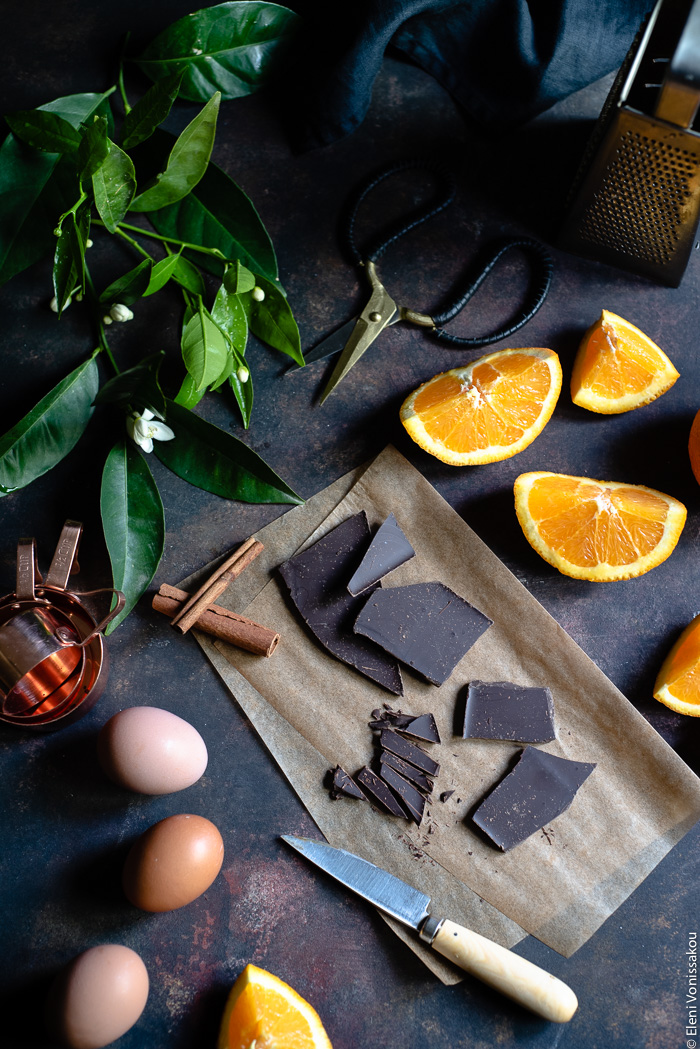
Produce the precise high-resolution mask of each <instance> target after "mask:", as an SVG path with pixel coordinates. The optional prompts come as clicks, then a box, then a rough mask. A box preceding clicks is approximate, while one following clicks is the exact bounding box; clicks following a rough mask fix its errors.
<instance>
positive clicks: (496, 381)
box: [401, 348, 562, 466]
mask: <svg viewBox="0 0 700 1049" xmlns="http://www.w3.org/2000/svg"><path fill="white" fill-rule="evenodd" d="M561 378H562V376H561V365H560V363H559V358H558V357H557V355H556V353H554V352H553V351H552V350H545V349H538V348H527V349H522V350H496V352H495V353H489V354H487V355H486V356H485V357H480V358H479V359H478V360H476V361H472V363H471V364H468V365H465V366H464V367H463V368H453V369H452V370H451V371H448V372H441V373H440V375H435V376H433V378H432V379H430V380H429V381H428V382H426V383H423V385H422V386H420V387H419V388H418V389H417V390H414V391H413V393H412V394H411V395H410V396H409V397H407V398H406V400H405V401H404V403H403V404H402V406H401V422H402V423H403V425H404V426H405V427H406V430H407V431H408V433H409V434H410V436H411V437H412V438H413V440H414V441H415V442H416V444H419V445H420V446H421V448H423V449H424V450H425V451H426V452H430V454H431V455H434V456H436V457H437V458H438V459H441V460H442V462H443V463H450V464H451V465H452V466H476V465H478V464H480V463H495V462H497V461H498V460H500V459H509V458H510V457H511V455H517V453H518V452H522V450H523V449H524V448H527V446H528V445H529V444H531V443H532V442H533V441H534V439H535V437H537V435H538V434H540V433H541V432H542V430H543V429H544V427H545V426H546V425H547V423H548V422H549V418H550V416H551V414H552V412H553V411H554V406H555V404H556V403H557V398H558V397H559V391H560V390H561Z"/></svg>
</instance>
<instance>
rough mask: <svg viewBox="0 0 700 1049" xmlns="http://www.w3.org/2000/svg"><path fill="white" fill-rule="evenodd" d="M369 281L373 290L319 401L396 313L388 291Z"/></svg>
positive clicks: (379, 284) (348, 369)
mask: <svg viewBox="0 0 700 1049" xmlns="http://www.w3.org/2000/svg"><path fill="white" fill-rule="evenodd" d="M372 284H373V291H372V295H371V297H370V300H369V302H368V303H367V305H366V306H365V308H364V310H363V311H362V313H361V314H360V316H359V317H358V318H357V321H356V323H355V327H354V328H353V329H352V333H351V335H350V338H349V339H348V341H347V343H346V344H345V349H344V350H343V352H342V353H341V355H340V359H339V360H338V362H337V363H336V366H335V368H334V369H333V374H332V375H331V377H330V379H329V380H328V384H327V386H326V388H325V390H324V391H323V394H322V395H321V400H320V403H321V404H323V402H324V401H325V399H326V397H328V396H329V395H330V394H331V393H332V392H333V390H334V389H335V388H336V386H337V385H338V383H339V382H341V381H342V380H343V379H344V378H345V376H346V375H347V373H348V372H349V371H350V369H351V368H352V366H353V365H354V364H356V363H357V361H359V359H360V357H361V356H362V354H363V353H364V352H365V350H367V349H368V348H369V347H370V346H371V345H372V343H373V342H374V340H375V339H376V338H377V336H378V335H380V334H381V332H382V331H384V329H385V328H386V326H387V325H388V324H389V323H390V322H391V319H392V317H393V316H394V314H395V313H396V310H397V306H396V303H395V302H394V300H393V299H392V298H391V296H390V295H389V294H388V292H387V290H386V288H384V286H383V285H382V284H381V283H380V282H379V280H378V279H376V278H374V279H373V280H372Z"/></svg>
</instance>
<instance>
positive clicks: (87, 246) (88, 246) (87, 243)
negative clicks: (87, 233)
mask: <svg viewBox="0 0 700 1049" xmlns="http://www.w3.org/2000/svg"><path fill="white" fill-rule="evenodd" d="M93 243H94V241H92V240H91V239H90V237H88V239H87V240H86V241H85V247H86V248H91V247H92V245H93Z"/></svg>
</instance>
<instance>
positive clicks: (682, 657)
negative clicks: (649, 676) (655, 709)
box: [654, 616, 700, 718]
mask: <svg viewBox="0 0 700 1049" xmlns="http://www.w3.org/2000/svg"><path fill="white" fill-rule="evenodd" d="M654 699H658V700H659V702H660V703H664V704H665V705H666V706H667V707H670V708H671V710H675V711H676V712H677V713H678V714H690V715H691V717H694V718H698V717H700V616H696V617H695V619H693V620H692V622H691V623H689V624H688V626H687V627H686V628H685V630H684V631H683V633H682V634H681V636H680V637H679V638H678V640H677V641H676V643H675V645H674V646H673V648H672V649H671V651H670V652H669V654H668V655H667V656H666V659H665V660H664V661H663V663H662V665H661V670H660V671H659V674H658V677H657V678H656V683H655V685H654Z"/></svg>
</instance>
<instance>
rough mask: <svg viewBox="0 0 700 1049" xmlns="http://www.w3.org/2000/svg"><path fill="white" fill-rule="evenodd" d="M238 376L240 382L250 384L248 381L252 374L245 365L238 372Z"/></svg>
mask: <svg viewBox="0 0 700 1049" xmlns="http://www.w3.org/2000/svg"><path fill="white" fill-rule="evenodd" d="M236 375H237V376H238V381H239V382H248V379H249V378H250V372H249V371H248V369H247V368H246V367H245V366H244V365H243V364H242V365H241V366H240V368H238V369H237V370H236Z"/></svg>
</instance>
